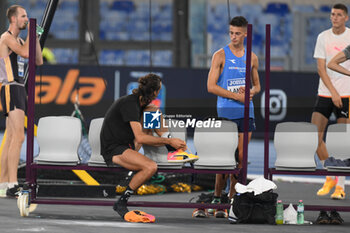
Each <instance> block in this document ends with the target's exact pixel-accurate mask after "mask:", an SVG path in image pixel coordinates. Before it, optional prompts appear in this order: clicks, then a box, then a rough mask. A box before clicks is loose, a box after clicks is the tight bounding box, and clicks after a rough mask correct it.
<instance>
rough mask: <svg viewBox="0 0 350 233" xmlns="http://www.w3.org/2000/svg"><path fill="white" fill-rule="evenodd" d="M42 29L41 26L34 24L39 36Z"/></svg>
mask: <svg viewBox="0 0 350 233" xmlns="http://www.w3.org/2000/svg"><path fill="white" fill-rule="evenodd" d="M43 32H44V29H43V28H42V27H40V26H39V25H36V33H37V34H38V35H39V36H41V34H43Z"/></svg>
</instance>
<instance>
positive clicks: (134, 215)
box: [124, 210, 156, 223]
mask: <svg viewBox="0 0 350 233" xmlns="http://www.w3.org/2000/svg"><path fill="white" fill-rule="evenodd" d="M124 220H125V221H127V222H142V223H153V222H155V221H156V218H155V217H154V216H153V215H150V214H147V213H146V212H143V211H140V210H132V211H129V212H128V213H126V214H125V216H124Z"/></svg>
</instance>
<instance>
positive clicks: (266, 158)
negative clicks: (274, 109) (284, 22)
mask: <svg viewBox="0 0 350 233" xmlns="http://www.w3.org/2000/svg"><path fill="white" fill-rule="evenodd" d="M265 31H266V33H265V34H266V40H265V134H264V177H265V179H268V173H269V145H270V144H269V136H270V135H269V133H270V132H269V122H270V44H271V25H270V24H266V28H265Z"/></svg>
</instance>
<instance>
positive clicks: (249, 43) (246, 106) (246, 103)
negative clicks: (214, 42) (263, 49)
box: [241, 24, 253, 184]
mask: <svg viewBox="0 0 350 233" xmlns="http://www.w3.org/2000/svg"><path fill="white" fill-rule="evenodd" d="M252 29H253V26H252V25H251V24H248V28H247V30H248V31H247V47H246V50H247V53H246V59H247V60H246V68H245V69H246V71H245V97H244V134H243V135H244V136H243V161H242V170H241V177H242V178H241V181H242V184H246V182H247V172H248V129H249V105H250V73H251V61H252Z"/></svg>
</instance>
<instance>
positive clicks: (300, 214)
mask: <svg viewBox="0 0 350 233" xmlns="http://www.w3.org/2000/svg"><path fill="white" fill-rule="evenodd" d="M297 213H298V214H297V224H304V203H303V200H299V203H298V208H297Z"/></svg>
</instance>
